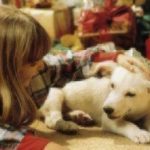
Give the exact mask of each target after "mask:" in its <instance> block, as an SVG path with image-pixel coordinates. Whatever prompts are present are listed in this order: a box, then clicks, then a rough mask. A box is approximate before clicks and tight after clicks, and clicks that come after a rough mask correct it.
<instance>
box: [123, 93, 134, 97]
mask: <svg viewBox="0 0 150 150" xmlns="http://www.w3.org/2000/svg"><path fill="white" fill-rule="evenodd" d="M125 96H128V97H134V96H136V94H135V93H131V92H127V93H126V94H125Z"/></svg>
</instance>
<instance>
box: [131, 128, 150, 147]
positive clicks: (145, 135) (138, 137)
mask: <svg viewBox="0 0 150 150" xmlns="http://www.w3.org/2000/svg"><path fill="white" fill-rule="evenodd" d="M129 138H130V139H131V140H132V141H134V142H135V143H140V144H144V143H149V142H150V132H148V131H145V130H138V131H132V133H131V134H130V136H129Z"/></svg>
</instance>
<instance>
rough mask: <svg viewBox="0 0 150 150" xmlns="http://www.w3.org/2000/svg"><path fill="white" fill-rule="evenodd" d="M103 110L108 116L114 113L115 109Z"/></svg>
mask: <svg viewBox="0 0 150 150" xmlns="http://www.w3.org/2000/svg"><path fill="white" fill-rule="evenodd" d="M103 110H104V112H105V113H106V114H107V115H111V114H112V113H113V112H114V109H113V108H111V107H104V108H103Z"/></svg>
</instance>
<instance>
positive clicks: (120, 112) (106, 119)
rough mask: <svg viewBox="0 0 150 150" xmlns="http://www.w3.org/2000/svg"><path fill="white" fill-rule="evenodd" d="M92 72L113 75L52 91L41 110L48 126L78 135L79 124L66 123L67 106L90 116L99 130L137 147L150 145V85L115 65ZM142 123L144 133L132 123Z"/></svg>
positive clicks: (103, 64)
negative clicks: (127, 139)
mask: <svg viewBox="0 0 150 150" xmlns="http://www.w3.org/2000/svg"><path fill="white" fill-rule="evenodd" d="M108 66H109V67H108ZM91 68H92V67H91ZM93 68H94V69H95V68H96V69H101V68H102V70H103V71H106V70H105V69H104V68H107V70H108V68H109V71H113V72H112V75H111V76H110V78H106V77H102V78H96V77H91V78H89V79H86V80H83V81H74V82H70V83H68V84H66V86H65V87H63V88H62V89H58V88H51V89H50V92H49V95H48V97H47V99H46V101H45V103H44V105H43V106H42V107H41V109H40V111H41V112H42V114H43V115H44V118H45V120H44V121H45V124H46V125H47V126H48V127H49V128H52V129H56V130H60V131H76V130H77V129H78V125H77V124H75V123H74V122H72V121H66V120H64V119H63V115H62V107H63V105H64V104H65V105H67V107H69V108H70V109H71V110H75V112H77V113H80V114H83V115H84V113H86V114H89V115H90V116H91V118H92V119H93V120H94V121H95V122H96V124H97V126H102V127H103V128H104V129H105V130H107V131H111V132H114V133H117V134H120V135H123V136H126V137H128V138H129V139H131V140H133V141H134V142H136V143H148V142H150V132H149V131H150V92H149V88H150V82H149V81H147V80H146V79H145V77H144V76H143V75H142V73H140V71H139V73H137V72H136V73H132V72H129V71H128V70H127V69H125V68H123V67H121V66H118V65H116V64H115V63H113V62H104V63H99V65H98V66H97V67H93ZM110 68H111V69H110ZM94 69H93V70H94ZM96 69H95V70H96ZM93 70H92V69H91V70H89V72H88V74H87V76H89V75H92V72H94V71H93ZM90 71H91V72H90ZM105 73H106V72H105ZM73 114H74V115H76V113H73ZM87 117H88V116H87ZM140 119H143V120H144V122H143V127H144V129H141V128H139V127H138V126H137V125H136V124H135V123H133V122H134V121H138V120H140Z"/></svg>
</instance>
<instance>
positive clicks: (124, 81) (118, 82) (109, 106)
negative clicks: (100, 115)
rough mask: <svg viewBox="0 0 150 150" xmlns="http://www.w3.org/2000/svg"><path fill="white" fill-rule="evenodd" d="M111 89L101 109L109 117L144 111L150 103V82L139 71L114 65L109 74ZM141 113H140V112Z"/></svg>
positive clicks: (119, 116)
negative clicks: (134, 71)
mask: <svg viewBox="0 0 150 150" xmlns="http://www.w3.org/2000/svg"><path fill="white" fill-rule="evenodd" d="M110 88H111V91H110V93H109V95H108V97H107V98H106V100H105V102H104V105H103V110H104V112H105V113H106V114H107V116H108V117H109V118H111V119H115V118H123V117H125V116H126V115H129V114H139V113H143V112H146V109H148V107H149V103H150V98H149V96H150V93H149V89H150V82H149V81H147V80H146V79H145V77H144V76H143V75H142V74H141V73H137V72H136V73H133V72H130V71H128V70H127V69H125V68H123V67H120V66H118V67H116V68H115V69H114V71H113V73H112V75H111V85H110ZM141 115H142V114H141Z"/></svg>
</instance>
